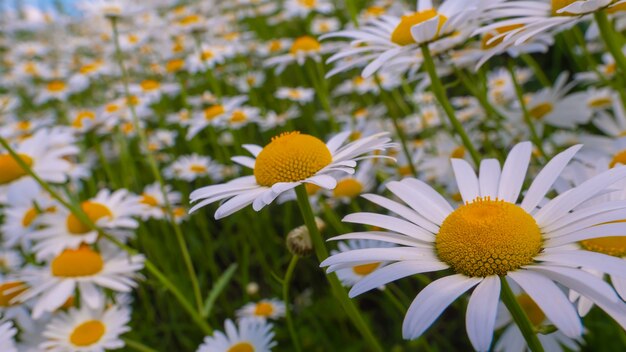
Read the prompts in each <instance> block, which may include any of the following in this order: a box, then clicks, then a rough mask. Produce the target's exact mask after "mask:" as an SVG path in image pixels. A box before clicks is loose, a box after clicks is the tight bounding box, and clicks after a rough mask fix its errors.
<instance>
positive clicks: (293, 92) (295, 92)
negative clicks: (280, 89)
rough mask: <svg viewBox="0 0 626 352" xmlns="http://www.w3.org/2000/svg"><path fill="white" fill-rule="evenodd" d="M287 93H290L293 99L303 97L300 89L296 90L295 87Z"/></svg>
mask: <svg viewBox="0 0 626 352" xmlns="http://www.w3.org/2000/svg"><path fill="white" fill-rule="evenodd" d="M287 95H288V96H289V97H290V98H291V99H300V98H302V94H300V91H299V90H295V89H292V90H290V91H289V92H288V93H287Z"/></svg>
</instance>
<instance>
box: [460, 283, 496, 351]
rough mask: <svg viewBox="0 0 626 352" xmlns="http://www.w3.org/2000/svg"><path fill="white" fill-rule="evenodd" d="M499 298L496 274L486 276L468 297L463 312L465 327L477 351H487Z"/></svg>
mask: <svg viewBox="0 0 626 352" xmlns="http://www.w3.org/2000/svg"><path fill="white" fill-rule="evenodd" d="M499 298H500V278H499V277H497V276H489V277H486V278H485V279H484V280H483V281H482V282H481V283H480V284H478V286H477V287H476V288H475V289H474V292H473V293H472V295H471V297H470V300H469V303H468V305H467V312H466V313H465V327H466V329H467V335H468V336H469V339H470V341H471V342H472V346H474V349H475V350H477V351H488V350H489V346H491V341H492V340H493V330H494V326H495V323H496V313H497V310H498V303H499Z"/></svg>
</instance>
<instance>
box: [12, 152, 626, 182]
mask: <svg viewBox="0 0 626 352" xmlns="http://www.w3.org/2000/svg"><path fill="white" fill-rule="evenodd" d="M619 164H622V165H626V149H624V150H622V151H621V152H619V153H617V154H615V156H614V157H613V159H612V160H611V162H610V163H609V167H610V168H614V167H615V166H616V165H619ZM0 183H2V182H0Z"/></svg>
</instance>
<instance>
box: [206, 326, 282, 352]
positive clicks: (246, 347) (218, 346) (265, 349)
mask: <svg viewBox="0 0 626 352" xmlns="http://www.w3.org/2000/svg"><path fill="white" fill-rule="evenodd" d="M272 328H273V325H272V324H270V323H267V322H265V321H263V320H259V319H254V318H244V319H241V320H239V322H238V323H237V325H235V323H233V321H232V320H230V319H228V320H226V322H225V323H224V332H221V331H216V332H214V333H213V336H207V337H205V338H204V342H203V343H202V344H201V345H200V346H199V347H198V349H197V350H196V352H229V351H254V352H270V350H271V349H272V347H274V346H275V345H276V342H275V341H274V332H273V331H272Z"/></svg>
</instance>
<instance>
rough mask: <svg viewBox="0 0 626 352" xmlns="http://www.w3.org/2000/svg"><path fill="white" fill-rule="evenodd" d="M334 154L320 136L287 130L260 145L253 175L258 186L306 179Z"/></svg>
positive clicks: (321, 167) (327, 162)
mask: <svg viewBox="0 0 626 352" xmlns="http://www.w3.org/2000/svg"><path fill="white" fill-rule="evenodd" d="M332 161H333V157H332V155H331V154H330V151H329V150H328V147H326V144H324V142H322V141H321V140H319V139H317V138H315V137H313V136H310V135H308V134H300V132H287V133H283V134H281V135H280V136H278V137H274V138H272V141H271V142H270V143H269V144H268V145H267V146H265V148H263V150H262V151H261V152H260V153H259V155H258V156H257V158H256V163H255V166H254V176H255V177H256V182H257V183H258V184H259V185H261V186H267V187H269V186H272V185H274V184H276V183H279V182H297V181H302V180H305V179H307V178H309V177H311V176H313V175H315V173H317V172H318V171H320V170H321V169H323V168H324V167H326V166H327V165H329V164H330V163H331V162H332Z"/></svg>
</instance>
